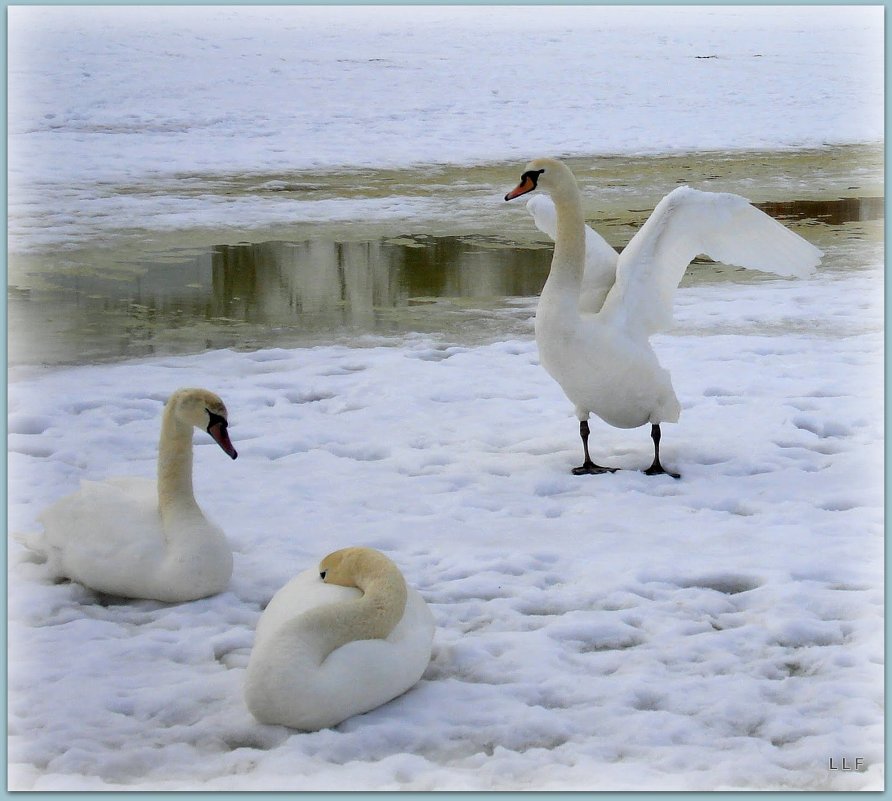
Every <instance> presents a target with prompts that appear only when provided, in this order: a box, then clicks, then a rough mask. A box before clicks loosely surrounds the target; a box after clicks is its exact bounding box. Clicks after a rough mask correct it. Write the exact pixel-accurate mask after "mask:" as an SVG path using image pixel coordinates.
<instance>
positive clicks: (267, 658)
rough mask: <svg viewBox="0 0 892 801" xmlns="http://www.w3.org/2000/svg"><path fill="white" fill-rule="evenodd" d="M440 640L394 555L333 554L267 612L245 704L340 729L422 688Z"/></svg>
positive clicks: (273, 717) (269, 715)
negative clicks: (419, 685)
mask: <svg viewBox="0 0 892 801" xmlns="http://www.w3.org/2000/svg"><path fill="white" fill-rule="evenodd" d="M433 636H434V620H433V615H431V612H430V610H429V609H428V608H427V604H426V603H425V602H424V599H423V598H422V597H421V596H420V595H419V594H418V592H417V591H416V590H414V589H413V588H411V587H407V586H406V582H405V580H404V579H403V575H402V573H400V570H399V568H398V567H397V566H396V565H395V564H394V563H393V562H392V561H391V560H390V559H388V558H387V557H386V556H385V555H384V554H383V553H381V552H380V551H376V550H374V549H372V548H344V549H343V550H340V551H335V552H334V553H331V554H329V555H328V556H326V557H325V558H324V559H323V560H322V561H321V562H320V563H319V567H318V569H310V570H305V571H304V572H303V573H300V574H298V575H297V576H296V577H295V578H293V579H292V580H291V581H290V582H288V583H287V584H286V585H285V586H284V587H282V589H280V590H279V591H278V592H277V593H276V594H275V595H274V596H273V599H272V600H271V601H270V603H269V606H267V607H266V609H265V610H264V612H263V615H261V617H260V621H259V622H258V624H257V632H256V637H255V641H254V648H253V649H252V651H251V658H250V660H249V662H248V671H247V677H246V681H245V701H246V702H247V705H248V709H250V710H251V713H252V714H253V715H254V717H256V718H257V719H258V720H259V721H260V722H261V723H273V724H280V725H283V726H290V727H292V728H295V729H303V730H304V731H315V730H317V729H322V728H327V727H329V726H335V725H337V724H338V723H340V722H341V721H343V720H346V719H347V718H349V717H351V716H353V715H359V714H361V713H363V712H368V711H369V710H371V709H374V708H375V707H377V706H380V705H381V704H384V703H386V702H387V701H390V700H391V699H393V698H396V697H397V696H398V695H401V694H402V693H404V692H405V691H406V690H408V689H409V688H410V687H411V686H412V685H413V684H415V683H416V682H417V681H418V680H419V679H420V678H421V675H422V674H423V673H424V670H425V668H426V667H427V664H428V662H429V661H430V656H431V643H432V641H433Z"/></svg>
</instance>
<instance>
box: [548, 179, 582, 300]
mask: <svg viewBox="0 0 892 801" xmlns="http://www.w3.org/2000/svg"><path fill="white" fill-rule="evenodd" d="M549 194H550V195H551V199H552V200H553V201H554V208H555V212H556V216H557V232H556V235H555V242H554V255H553V257H552V260H551V271H550V273H549V276H548V283H550V284H552V287H554V286H555V285H558V286H560V287H561V288H562V289H567V290H572V291H573V292H574V293H576V294H577V295H578V293H579V287H580V285H581V284H582V275H583V272H584V271H585V217H584V216H583V213H582V196H581V195H580V192H579V187H578V186H577V185H576V180H575V179H574V178H573V176H572V175H569V174H568V175H567V176H564V177H563V180H561V181H560V182H559V183H558V184H557V185H556V186H555V187H554V188H553V189H552V190H551V191H550V192H549Z"/></svg>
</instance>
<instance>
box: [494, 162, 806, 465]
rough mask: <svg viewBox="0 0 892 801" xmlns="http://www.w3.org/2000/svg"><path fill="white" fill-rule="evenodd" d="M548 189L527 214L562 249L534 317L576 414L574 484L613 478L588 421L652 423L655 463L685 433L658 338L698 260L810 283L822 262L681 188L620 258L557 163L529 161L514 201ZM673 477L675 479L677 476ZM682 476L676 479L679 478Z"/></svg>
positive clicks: (744, 207) (720, 198) (740, 205)
mask: <svg viewBox="0 0 892 801" xmlns="http://www.w3.org/2000/svg"><path fill="white" fill-rule="evenodd" d="M535 189H540V190H542V191H544V192H545V193H547V195H548V196H549V197H543V196H541V195H540V196H534V197H533V198H531V200H530V201H529V204H528V207H529V211H530V213H531V214H532V215H533V218H534V221H535V223H536V225H537V226H538V227H539V228H540V229H541V230H542V231H543V232H545V233H547V234H548V235H549V236H550V237H551V238H552V239H554V242H555V247H554V255H553V258H552V263H551V270H550V272H549V275H548V280H547V281H546V282H545V286H544V287H543V289H542V293H541V295H540V298H539V304H538V307H537V309H536V320H535V329H536V343H537V345H538V348H539V356H540V361H541V364H542V366H543V367H544V368H545V369H546V371H547V372H548V373H549V374H550V375H551V376H552V377H553V378H554V379H555V380H556V381H557V382H558V384H560V386H561V388H562V389H563V390H564V393H565V394H566V395H567V397H568V398H569V399H570V401H571V402H572V403H573V404H574V406H575V410H576V415H577V417H578V419H579V421H580V435H581V437H582V440H583V450H584V454H585V461H584V463H583V465H582V467H579V468H576V469H574V471H573V472H575V473H598V472H605V471H608V470H609V471H610V472H612V471H613V469H612V468H603V467H599V466H598V465H595V464H594V463H593V462H592V460H591V458H590V457H589V453H588V422H587V421H588V418H589V416H590V415H591V414H595V415H597V416H598V417H600V418H601V419H602V420H604V421H605V422H607V423H609V424H610V425H612V426H615V427H617V428H636V427H638V426H641V425H645V424H647V423H650V424H651V436H652V438H653V440H654V462H653V464H652V465H651V467H650V468H649V469H648V471H647V472H648V473H664V472H667V471H665V470H664V469H663V467H662V465H661V464H660V460H659V441H660V436H661V434H660V423H663V422H671V423H674V422H677V421H678V418H679V415H680V413H681V406H680V404H679V402H678V398H677V397H676V394H675V390H674V388H673V386H672V380H671V377H670V375H669V373H668V372H667V371H666V370H665V369H663V368H662V367H661V366H660V364H659V361H658V360H657V357H656V354H655V353H654V350H653V348H652V347H651V345H650V342H649V338H650V336H651V335H652V334H653V333H655V332H657V331H661V330H664V329H666V328H668V327H669V326H670V325H671V323H672V305H673V297H674V294H675V289H676V288H677V287H678V284H679V282H680V281H681V278H682V276H683V275H684V273H685V270H686V269H687V266H688V264H689V263H690V262H691V260H692V259H693V258H694V257H695V256H697V255H699V254H701V253H703V254H706V255H707V256H709V257H711V258H713V259H716V260H718V261H723V262H727V263H729V264H735V265H738V266H741V267H748V268H752V269H758V270H764V271H767V272H772V273H776V274H778V275H784V276H796V277H806V276H807V275H810V274H811V273H812V272H813V271H814V269H815V267H816V265H817V264H818V263H819V262H820V259H821V256H822V253H821V251H820V250H818V248H816V247H814V246H813V245H812V244H810V243H809V242H806V241H805V240H804V239H802V238H801V237H800V236H798V235H796V234H794V233H793V232H792V231H790V230H788V229H786V228H785V227H784V226H783V225H781V224H780V223H778V222H777V221H776V220H773V219H772V218H771V217H769V216H768V215H767V214H765V213H763V212H761V211H759V210H758V209H756V208H755V207H754V206H752V205H751V204H750V203H749V201H747V200H746V199H745V198H743V197H740V196H739V195H733V194H729V193H715V192H701V191H699V190H696V189H692V188H690V187H686V186H682V187H678V188H677V189H675V190H673V191H672V192H670V193H669V194H668V195H666V197H664V198H663V199H662V200H661V201H660V202H659V203H658V204H657V206H656V208H655V209H654V211H653V213H652V214H651V216H650V218H649V219H648V220H647V222H645V224H644V225H643V226H642V227H641V228H640V229H639V231H638V232H637V233H636V234H635V236H634V237H633V238H632V240H631V242H629V244H628V245H627V246H626V248H625V249H624V250H623V251H622V253H621V254H617V253H616V251H615V250H614V249H613V248H611V247H610V245H609V244H607V242H606V241H605V240H604V239H602V238H601V237H600V236H598V234H596V233H595V232H594V231H592V229H591V228H589V227H588V226H587V225H586V224H585V220H584V218H583V213H582V199H581V195H580V193H579V188H578V186H577V184H576V180H575V178H574V177H573V174H572V172H570V170H569V169H568V168H567V167H566V165H564V164H563V163H561V162H560V161H557V160H556V159H546V158H543V159H536V160H534V161H532V162H530V163H529V164H528V165H527V167H526V168H525V171H524V173H523V175H522V176H521V182H520V183H519V184H518V186H517V187H516V188H515V189H514V190H512V191H511V192H509V193H508V194H507V195H506V196H505V199H506V200H511V199H513V198H515V197H519V196H520V195H523V194H527V193H528V192H532V191H533V190H535ZM670 475H673V476H675V475H676V474H670ZM676 477H677V476H676Z"/></svg>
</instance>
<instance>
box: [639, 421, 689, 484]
mask: <svg viewBox="0 0 892 801" xmlns="http://www.w3.org/2000/svg"><path fill="white" fill-rule="evenodd" d="M661 436H662V432H661V431H660V424H659V423H655V424H653V425H652V426H651V427H650V438H651V439H652V440H653V441H654V461H653V464H652V465H651V466H650V467H648V468H647V470H645V471H644V472H645V474H646V475H648V476H659V475H663V474H665V475H667V476H672V478H681V476H680V475H679V474H678V473H672V472H670V471H669V470H666V468H664V467H663V465H661V464H660V437H661Z"/></svg>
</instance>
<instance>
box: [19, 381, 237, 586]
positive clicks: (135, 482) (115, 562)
mask: <svg viewBox="0 0 892 801" xmlns="http://www.w3.org/2000/svg"><path fill="white" fill-rule="evenodd" d="M227 426H228V423H227V415H226V407H225V406H224V405H223V401H222V400H220V398H219V397H217V396H216V395H215V394H214V393H213V392H208V391H207V390H205V389H180V390H177V391H176V392H174V393H173V395H171V396H170V398H169V400H168V401H167V405H166V406H165V408H164V414H163V417H162V421H161V440H160V443H159V447H158V480H157V482H155V481H152V480H151V479H146V478H137V477H126V478H112V479H108V480H106V481H101V482H96V481H83V482H81V488H80V490H79V491H77V492H75V493H74V494H72V495H68V496H66V497H64V498H62V499H61V500H59V501H57V502H56V503H55V504H54V505H53V506H51V507H50V508H49V509H47V510H46V511H45V512H44V513H43V514H42V515H41V517H40V520H41V522H42V523H43V526H44V534H43V537H42V538H41V539H39V540H38V541H37V542H36V543H31V542H29V543H28V545H29V547H32V548H33V549H35V550H38V551H41V552H42V553H43V554H45V556H46V558H47V562H48V564H49V566H50V568H51V570H52V571H53V572H54V574H55V575H56V576H59V577H66V578H70V579H73V580H74V581H77V582H79V583H81V584H83V585H85V586H86V587H90V588H91V589H94V590H98V591H100V592H104V593H108V594H110V595H120V596H124V597H127V598H150V599H154V600H158V601H166V602H179V601H191V600H195V599H196V598H203V597H205V596H207V595H213V594H215V593H218V592H221V591H222V590H224V589H225V588H226V586H227V584H228V583H229V578H230V576H231V575H232V550H231V548H230V546H229V543H228V542H227V540H226V536H225V535H224V534H223V532H222V531H221V530H220V529H219V528H218V527H217V526H216V525H214V524H213V523H211V522H210V521H208V520H207V519H206V518H205V516H204V514H202V511H201V509H200V508H199V506H198V504H197V503H196V501H195V496H194V495H193V493H192V429H193V428H202V429H204V430H206V431H207V432H208V433H209V434H210V435H211V436H212V437H213V438H214V440H216V442H217V444H218V445H219V446H220V447H221V448H222V449H223V450H224V451H225V452H226V453H227V454H228V455H229V456H230V457H231V458H233V459H235V458H236V457H237V456H238V454H237V453H236V450H235V448H233V447H232V442H230V440H229V434H228V433H227Z"/></svg>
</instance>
